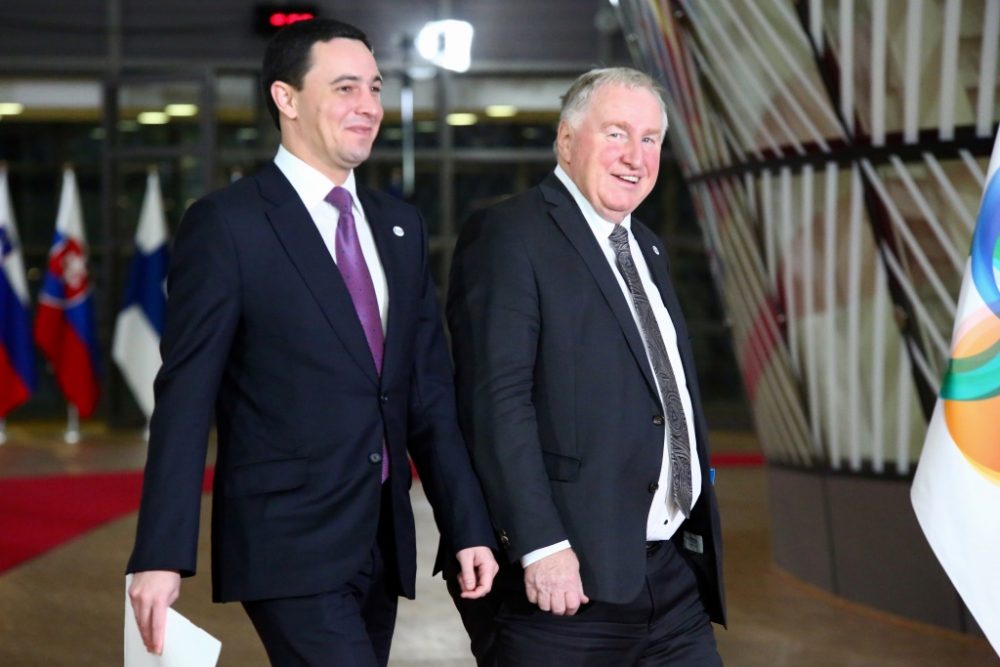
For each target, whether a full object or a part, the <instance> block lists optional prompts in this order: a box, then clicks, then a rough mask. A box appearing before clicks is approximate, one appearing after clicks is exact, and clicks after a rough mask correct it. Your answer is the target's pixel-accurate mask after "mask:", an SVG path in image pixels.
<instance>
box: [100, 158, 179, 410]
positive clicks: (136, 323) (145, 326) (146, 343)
mask: <svg viewBox="0 0 1000 667" xmlns="http://www.w3.org/2000/svg"><path fill="white" fill-rule="evenodd" d="M166 279H167V221H166V217H165V216H164V214H163V198H162V196H161V195H160V177H159V175H157V173H156V171H155V170H151V171H150V172H149V176H148V177H147V179H146V197H145V199H144V200H143V202H142V210H141V211H140V213H139V225H138V227H137V228H136V232H135V254H134V255H133V256H132V263H131V264H130V265H129V272H128V283H127V285H126V288H125V302H124V304H123V305H122V310H121V312H120V313H119V314H118V319H117V321H116V322H115V334H114V341H113V343H112V348H111V356H112V358H113V359H114V360H115V363H116V364H118V368H119V369H121V373H122V376H123V377H124V378H125V381H126V382H127V383H128V386H129V388H130V389H131V390H132V395H133V396H135V400H136V402H137V403H138V404H139V407H140V408H141V409H142V411H143V412H144V413H145V415H146V419H149V417H150V415H152V414H153V380H154V379H155V378H156V373H157V371H159V370H160V336H161V335H162V334H163V316H164V312H165V311H166V308H167V293H166V285H165V281H166Z"/></svg>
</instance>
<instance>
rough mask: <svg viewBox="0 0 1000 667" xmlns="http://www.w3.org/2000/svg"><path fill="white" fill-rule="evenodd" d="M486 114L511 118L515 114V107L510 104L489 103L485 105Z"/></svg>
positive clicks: (492, 116)
mask: <svg viewBox="0 0 1000 667" xmlns="http://www.w3.org/2000/svg"><path fill="white" fill-rule="evenodd" d="M486 115H487V116H489V117H490V118H512V117H513V116H516V115H517V107H515V106H513V105H511V104H491V105H489V106H488V107H486Z"/></svg>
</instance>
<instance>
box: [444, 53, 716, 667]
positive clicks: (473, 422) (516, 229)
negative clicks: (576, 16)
mask: <svg viewBox="0 0 1000 667" xmlns="http://www.w3.org/2000/svg"><path fill="white" fill-rule="evenodd" d="M666 130H667V115H666V108H665V105H664V103H663V99H662V97H661V96H660V91H659V88H658V86H657V85H656V84H655V82H653V81H652V80H651V79H650V78H649V77H648V76H646V75H644V74H642V73H641V72H638V71H635V70H631V69H627V68H613V69H604V70H594V71H591V72H588V73H586V74H584V75H582V76H581V77H580V78H579V79H577V81H576V82H575V83H574V84H573V85H572V86H571V87H570V89H569V91H568V92H567V93H566V96H565V98H564V100H563V107H562V113H561V118H560V123H559V129H558V133H557V139H556V146H555V149H556V156H557V159H558V166H557V167H556V168H555V170H554V172H553V173H552V174H550V175H549V176H548V177H547V178H546V179H545V180H544V181H542V183H541V184H539V185H538V186H536V187H534V188H532V189H530V190H528V191H527V192H524V193H522V194H520V195H518V196H516V197H512V198H510V199H508V200H506V201H504V202H503V203H501V204H499V205H497V206H495V207H493V208H491V209H489V210H487V211H485V212H484V213H482V214H480V215H477V216H475V217H474V218H473V219H472V220H470V221H469V222H468V223H466V224H465V225H464V226H463V228H462V232H461V234H460V236H459V240H458V246H457V248H456V251H455V258H454V263H453V265H452V274H451V287H450V290H449V296H448V323H449V325H450V327H451V333H452V341H453V343H452V344H453V351H454V356H455V363H456V366H457V369H458V376H457V377H458V388H459V392H458V396H459V415H460V418H461V423H462V428H463V431H464V433H465V435H466V441H467V442H468V444H469V446H470V447H471V451H472V458H473V461H474V464H475V466H476V470H477V471H478V472H479V476H480V478H481V480H482V483H483V488H484V490H485V492H486V497H487V501H488V504H489V507H490V510H491V513H492V516H493V519H494V522H495V524H496V528H497V530H498V533H499V536H500V542H501V544H502V546H503V548H504V550H505V551H506V553H507V556H508V559H507V560H509V561H510V563H508V564H507V565H506V566H504V567H502V568H501V571H500V574H499V576H498V579H497V582H496V585H495V586H494V592H493V594H492V595H491V596H490V598H487V600H485V601H483V600H476V601H473V602H472V603H468V602H465V601H463V600H461V599H459V600H458V601H457V603H458V606H459V609H460V611H462V612H463V620H464V621H465V622H466V627H467V629H469V631H470V635H471V636H472V640H473V648H474V650H475V651H476V654H477V658H478V659H479V662H480V664H481V665H493V664H499V665H503V666H506V665H516V666H517V667H532V666H536V665H537V666H539V667H551V666H553V665H574V666H576V665H588V666H602V667H621V666H623V665H643V666H650V667H652V666H654V665H657V666H658V665H683V666H690V667H711V666H713V665H719V664H721V660H720V658H719V655H718V652H717V651H716V645H715V638H714V634H713V631H712V626H711V623H710V621H715V622H717V623H723V622H724V620H725V604H724V600H723V586H722V543H721V537H720V529H719V519H718V510H717V506H716V501H715V494H714V492H713V490H712V486H711V483H710V481H709V480H710V475H709V469H708V443H707V428H706V425H705V420H704V414H703V411H702V408H701V402H700V399H699V396H698V384H697V378H696V376H695V369H694V360H693V354H692V351H691V346H690V342H689V340H688V334H687V330H686V327H685V324H684V318H683V315H682V314H681V310H680V305H679V304H678V301H677V296H676V294H675V293H674V289H673V286H672V284H671V280H670V276H669V274H668V267H667V262H666V259H667V258H666V249H665V246H664V244H663V242H662V241H661V240H660V239H659V238H657V237H656V235H655V234H654V233H653V232H652V231H651V230H650V229H649V228H648V227H646V226H645V225H643V224H642V223H640V222H639V221H638V220H636V219H635V218H634V217H632V212H633V211H634V210H635V209H636V207H637V206H639V204H640V203H641V202H642V201H643V199H645V197H646V196H647V195H648V194H649V192H650V191H651V190H652V188H653V185H654V183H655V182H656V178H657V175H658V172H659V165H660V150H661V146H662V142H663V138H664V135H665V134H666ZM502 560H504V559H502ZM459 594H460V591H459Z"/></svg>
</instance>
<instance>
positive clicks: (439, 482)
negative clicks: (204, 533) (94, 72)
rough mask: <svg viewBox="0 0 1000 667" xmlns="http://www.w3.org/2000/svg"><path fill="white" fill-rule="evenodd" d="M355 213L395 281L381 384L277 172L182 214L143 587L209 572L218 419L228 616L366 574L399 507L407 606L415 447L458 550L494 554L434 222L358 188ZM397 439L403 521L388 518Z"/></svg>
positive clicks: (134, 565) (144, 533) (141, 542)
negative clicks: (380, 532)
mask: <svg viewBox="0 0 1000 667" xmlns="http://www.w3.org/2000/svg"><path fill="white" fill-rule="evenodd" d="M358 199H359V202H360V204H361V206H362V207H363V208H364V211H365V215H366V217H367V219H368V221H369V223H370V225H371V228H372V234H373V236H374V239H375V244H376V246H377V248H378V253H379V257H380V259H381V262H382V265H383V267H384V269H385V275H386V280H387V283H388V292H389V315H388V324H387V331H386V337H385V354H384V359H383V368H382V373H381V376H379V374H378V373H377V372H376V369H375V364H374V361H373V360H372V356H371V353H370V351H369V348H368V344H367V342H366V340H365V336H364V333H363V331H362V328H361V323H360V321H359V319H358V317H357V314H356V311H355V309H354V305H353V303H352V301H351V298H350V295H349V293H348V291H347V288H346V287H345V285H344V282H343V279H342V278H341V275H340V272H339V270H338V269H337V266H336V264H335V262H334V261H333V259H332V258H331V257H330V254H329V252H328V251H327V248H326V246H325V245H324V243H323V241H322V239H321V237H320V235H319V232H318V231H317V229H316V226H315V224H314V223H313V221H312V219H311V217H310V216H309V214H308V212H307V211H306V208H305V206H304V205H303V203H302V201H301V199H300V198H299V196H298V195H297V193H296V192H295V190H294V189H293V188H292V185H291V184H290V183H289V182H288V180H287V179H286V178H285V176H284V175H283V174H282V173H281V171H280V170H279V169H278V168H277V167H276V166H275V165H274V164H273V163H270V164H268V165H267V166H265V167H264V168H263V169H262V170H261V171H260V172H259V173H257V174H255V175H253V176H251V177H248V178H243V179H241V180H239V181H237V182H235V183H233V184H232V185H230V186H229V187H227V188H225V189H223V190H221V191H218V192H215V193H212V194H210V195H208V196H207V197H205V198H203V199H201V200H199V201H198V202H196V203H195V204H194V205H192V206H191V208H190V209H189V210H188V211H187V213H186V214H185V216H184V220H183V221H182V223H181V225H180V228H179V231H178V233H177V236H176V240H175V242H174V248H173V253H172V263H171V269H170V276H169V297H168V304H167V316H166V329H165V332H164V335H163V340H162V344H161V352H162V356H163V367H162V368H161V370H160V372H159V375H158V376H157V379H156V384H155V393H156V407H155V410H154V413H153V417H152V421H151V423H150V441H149V454H148V460H147V464H146V470H145V478H144V486H143V494H142V504H141V508H140V513H139V525H138V530H137V536H136V544H135V549H134V551H133V553H132V557H131V559H130V560H129V564H128V571H129V572H135V571H142V570H152V569H176V570H180V571H181V573H182V574H183V575H191V574H193V573H194V572H195V567H196V563H195V560H196V551H197V538H198V520H199V507H200V497H201V484H202V477H203V473H204V466H205V457H206V448H207V439H208V436H209V430H210V428H211V425H212V420H213V417H214V419H215V423H216V426H217V434H218V452H217V460H216V469H215V482H214V488H213V507H212V575H213V577H212V580H213V597H214V598H215V599H216V600H218V601H229V600H253V599H266V598H275V597H292V596H299V595H309V594H315V593H319V592H323V591H327V590H331V589H333V588H335V587H336V586H338V585H340V584H342V583H344V582H346V581H347V580H349V579H350V578H351V577H352V576H353V575H355V574H356V573H357V572H358V571H359V570H360V569H361V568H362V567H363V566H364V564H365V561H366V559H367V558H368V556H369V554H370V550H371V546H372V544H373V542H374V540H375V533H376V528H377V525H378V520H379V514H380V512H385V511H388V512H390V513H391V519H392V527H393V531H394V537H395V561H396V562H397V564H398V575H399V584H400V593H401V594H403V595H406V596H408V597H412V596H413V590H414V576H415V569H416V556H415V542H416V540H415V535H414V524H413V515H412V509H411V506H410V500H409V493H408V490H409V487H410V484H411V475H410V467H409V462H408V460H407V452H409V454H410V455H411V456H412V458H413V461H414V463H415V465H416V468H417V470H418V472H419V473H420V476H421V479H422V481H423V484H424V489H425V491H426V493H427V495H428V497H429V499H430V501H431V504H432V506H433V508H434V514H435V519H436V520H437V523H438V526H439V528H440V529H441V532H442V534H443V539H444V540H445V542H446V544H447V545H448V548H449V549H450V550H451V552H452V553H454V552H455V551H457V550H459V549H462V548H465V547H469V546H476V545H487V546H492V545H494V544H495V540H494V538H493V534H492V530H491V528H490V524H489V518H488V515H487V513H486V509H485V503H484V500H483V497H482V491H481V489H480V487H479V484H478V481H477V480H476V478H475V476H474V473H473V471H472V467H471V464H470V461H469V457H468V453H467V450H466V448H465V446H464V443H463V441H462V438H461V434H460V432H459V430H458V426H457V420H456V415H455V407H454V390H453V376H452V371H451V364H450V359H449V357H448V351H447V346H446V342H445V340H444V336H443V332H442V328H441V317H440V311H439V307H438V302H437V298H436V295H435V289H434V285H433V282H432V280H431V274H430V270H429V266H428V255H427V232H426V229H425V226H424V223H423V220H422V219H421V216H420V214H419V213H418V212H417V210H416V209H415V208H414V207H412V206H410V205H408V204H406V203H403V202H401V201H399V200H397V199H394V198H392V197H389V196H388V195H384V194H381V193H378V192H374V191H371V190H368V189H366V188H364V187H361V186H360V185H359V187H358ZM383 440H384V442H385V444H386V446H387V447H388V450H389V453H390V463H391V472H390V476H389V480H388V481H387V482H386V483H387V484H388V485H389V489H388V495H387V497H388V498H389V502H390V503H391V507H388V508H381V507H380V504H381V499H382V497H383V494H382V487H381V484H380V474H381V452H382V443H383Z"/></svg>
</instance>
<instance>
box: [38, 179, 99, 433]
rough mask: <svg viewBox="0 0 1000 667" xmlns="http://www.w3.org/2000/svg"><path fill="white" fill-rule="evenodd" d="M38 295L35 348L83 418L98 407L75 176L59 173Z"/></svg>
mask: <svg viewBox="0 0 1000 667" xmlns="http://www.w3.org/2000/svg"><path fill="white" fill-rule="evenodd" d="M46 269H47V270H46V272H45V281H44V282H43V283H42V289H41V292H40V293H39V295H38V315H37V316H36V317H35V342H36V343H37V344H38V347H39V348H40V349H41V350H42V354H44V355H45V358H46V359H48V361H49V363H50V364H51V365H52V370H53V371H54V372H55V374H56V380H58V382H59V388H60V389H61V390H62V392H63V395H64V396H65V397H66V400H67V401H69V402H70V403H71V404H72V405H73V406H75V407H76V409H77V411H78V413H79V415H80V417H81V418H87V417H89V416H90V415H92V414H93V413H94V409H95V408H96V407H97V397H98V394H99V384H98V379H97V376H98V359H99V354H98V346H97V329H96V327H95V326H94V300H93V298H92V295H91V287H90V276H89V274H88V272H87V241H86V237H85V235H84V231H83V211H82V209H81V206H80V193H79V191H78V190H77V187H76V176H75V175H74V174H73V170H72V168H69V167H67V168H66V169H65V171H64V172H63V185H62V194H61V196H60V198H59V213H58V215H57V216H56V234H55V239H54V240H53V241H52V248H51V249H50V250H49V258H48V265H47V267H46Z"/></svg>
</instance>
